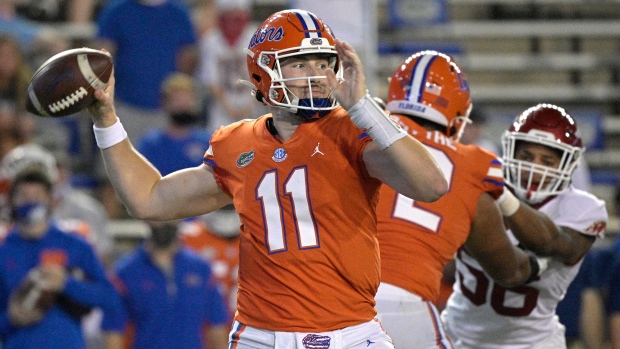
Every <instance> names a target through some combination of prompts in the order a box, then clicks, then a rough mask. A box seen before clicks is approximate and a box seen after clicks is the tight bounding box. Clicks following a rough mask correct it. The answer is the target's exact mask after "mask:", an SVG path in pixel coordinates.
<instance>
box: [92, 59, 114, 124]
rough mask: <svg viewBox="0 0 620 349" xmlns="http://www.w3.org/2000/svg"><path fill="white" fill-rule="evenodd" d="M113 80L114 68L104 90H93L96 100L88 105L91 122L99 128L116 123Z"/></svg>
mask: <svg viewBox="0 0 620 349" xmlns="http://www.w3.org/2000/svg"><path fill="white" fill-rule="evenodd" d="M115 82H116V80H115V79H114V70H112V75H110V80H109V81H108V86H106V88H105V89H104V90H101V89H97V90H95V98H97V100H96V101H95V102H94V103H93V104H92V105H91V106H90V107H88V111H89V112H90V115H91V117H92V119H93V123H94V124H95V126H97V127H99V128H104V127H109V126H112V125H114V124H115V123H116V111H115V110H114V84H115Z"/></svg>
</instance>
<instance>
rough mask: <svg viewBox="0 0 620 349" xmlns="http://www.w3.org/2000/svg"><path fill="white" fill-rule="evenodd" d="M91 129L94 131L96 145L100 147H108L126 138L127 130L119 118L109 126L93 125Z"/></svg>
mask: <svg viewBox="0 0 620 349" xmlns="http://www.w3.org/2000/svg"><path fill="white" fill-rule="evenodd" d="M93 131H95V140H96V141H97V146H98V147H99V148H101V149H106V148H109V147H111V146H113V145H116V144H118V143H120V142H122V141H124V140H125V138H127V132H126V131H125V128H123V124H121V120H120V119H119V118H116V123H114V125H112V126H110V127H103V128H99V127H96V126H95V125H93Z"/></svg>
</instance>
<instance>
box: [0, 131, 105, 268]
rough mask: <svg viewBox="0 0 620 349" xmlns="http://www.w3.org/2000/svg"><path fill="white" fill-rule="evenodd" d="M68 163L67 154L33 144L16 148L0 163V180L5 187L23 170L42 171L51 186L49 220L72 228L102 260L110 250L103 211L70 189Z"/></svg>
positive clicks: (94, 202)
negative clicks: (50, 217) (51, 211)
mask: <svg viewBox="0 0 620 349" xmlns="http://www.w3.org/2000/svg"><path fill="white" fill-rule="evenodd" d="M69 161H70V160H69V158H68V156H67V154H65V153H62V152H59V153H57V154H53V153H52V152H50V151H48V150H47V149H45V148H43V147H41V146H40V145H38V144H36V143H29V144H24V145H20V146H18V147H16V148H14V149H13V150H12V151H11V152H9V153H8V154H7V155H6V156H5V157H4V158H3V159H2V162H1V163H0V179H2V180H3V181H5V182H6V183H5V187H9V186H10V183H11V182H12V181H13V178H14V177H15V176H16V174H17V173H19V172H20V171H22V170H23V169H25V168H28V167H37V168H40V169H42V170H43V171H45V173H46V174H47V176H48V178H49V179H50V180H51V181H52V183H53V184H54V191H53V196H52V198H53V200H52V207H53V208H54V210H53V218H55V219H56V220H57V221H58V222H59V224H62V225H63V226H65V227H72V229H71V231H75V232H79V233H80V235H82V236H83V237H84V238H85V239H86V240H88V241H89V242H90V243H91V244H92V245H93V246H94V247H95V249H96V250H97V253H98V254H99V255H100V256H102V257H104V258H105V256H107V255H108V254H109V252H110V249H111V248H112V241H111V240H110V238H109V236H108V234H107V216H106V214H105V210H104V209H103V206H102V205H101V203H100V202H99V201H98V200H97V199H95V198H93V197H92V196H90V195H89V194H87V193H86V192H83V191H81V190H79V189H76V188H74V187H72V185H71V173H72V172H71V168H70V163H69Z"/></svg>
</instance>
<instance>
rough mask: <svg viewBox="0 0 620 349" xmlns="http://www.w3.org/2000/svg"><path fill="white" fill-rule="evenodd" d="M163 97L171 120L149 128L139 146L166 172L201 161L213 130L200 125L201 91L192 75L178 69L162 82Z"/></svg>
mask: <svg viewBox="0 0 620 349" xmlns="http://www.w3.org/2000/svg"><path fill="white" fill-rule="evenodd" d="M161 100H162V110H163V111H164V112H165V113H166V115H167V117H168V124H167V125H166V127H165V128H152V129H150V130H148V131H146V133H145V134H144V135H143V136H142V137H141V138H140V139H139V141H138V143H137V146H136V148H137V149H138V151H140V153H142V155H144V156H145V157H146V158H147V159H148V160H149V161H150V162H151V163H152V164H153V165H154V166H155V167H156V168H157V169H158V170H159V172H161V174H162V176H165V175H167V174H169V173H172V172H174V171H176V170H180V169H183V168H187V167H195V166H198V165H200V164H202V160H203V156H204V153H205V151H207V149H208V148H209V138H211V133H208V132H206V131H205V130H204V128H202V127H200V128H199V127H198V122H199V121H200V103H199V91H198V90H197V85H196V84H195V82H194V80H193V79H192V77H191V76H190V75H187V74H184V73H178V72H177V73H173V74H171V75H170V76H169V77H167V78H166V80H164V82H163V84H162V88H161Z"/></svg>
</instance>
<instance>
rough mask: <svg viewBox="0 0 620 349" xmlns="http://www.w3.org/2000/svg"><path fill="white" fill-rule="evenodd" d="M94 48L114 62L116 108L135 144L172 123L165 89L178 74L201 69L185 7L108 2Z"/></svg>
mask: <svg viewBox="0 0 620 349" xmlns="http://www.w3.org/2000/svg"><path fill="white" fill-rule="evenodd" d="M96 28H97V32H96V34H95V37H94V41H93V43H92V47H97V48H104V49H106V50H107V51H109V52H110V53H111V54H112V55H113V56H114V75H115V78H116V80H117V81H118V82H119V88H118V89H116V104H115V108H116V109H117V110H118V111H119V112H120V113H121V115H124V116H125V115H126V116H127V117H126V118H123V121H124V122H125V124H126V125H127V128H126V130H127V132H128V134H129V137H131V140H132V141H134V144H135V140H136V139H137V138H138V137H141V136H142V135H143V134H144V132H145V131H146V130H148V129H149V128H151V127H164V126H165V125H166V122H167V117H166V115H165V114H166V113H165V111H164V110H163V109H162V106H161V100H160V94H159V92H160V88H161V86H162V83H163V81H164V80H165V79H166V77H167V76H168V75H169V74H172V73H173V72H175V71H180V72H184V73H186V74H190V75H192V74H194V71H195V70H196V66H197V64H198V39H197V37H196V26H195V25H194V23H193V21H192V18H191V12H190V9H189V8H188V7H187V6H186V4H184V3H183V1H175V0H120V1H106V2H105V4H104V5H103V6H102V8H101V11H100V12H99V14H98V16H97V20H96Z"/></svg>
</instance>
